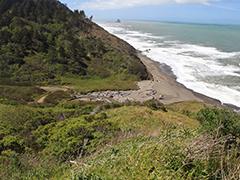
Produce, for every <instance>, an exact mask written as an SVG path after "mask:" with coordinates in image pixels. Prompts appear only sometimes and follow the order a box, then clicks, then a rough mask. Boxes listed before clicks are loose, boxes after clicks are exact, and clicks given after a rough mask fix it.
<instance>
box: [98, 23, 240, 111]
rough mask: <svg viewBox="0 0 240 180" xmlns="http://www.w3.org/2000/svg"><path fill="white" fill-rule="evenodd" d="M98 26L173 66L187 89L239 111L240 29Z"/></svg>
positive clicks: (132, 24) (188, 25)
mask: <svg viewBox="0 0 240 180" xmlns="http://www.w3.org/2000/svg"><path fill="white" fill-rule="evenodd" d="M98 24H99V25H100V26H102V27H103V28H104V29H106V30H107V31H108V32H110V33H112V34H114V35H116V36H118V37H120V38H121V39H123V40H125V41H127V42H128V43H129V44H131V45H132V46H133V47H135V48H136V49H138V50H140V51H142V52H143V54H145V55H146V56H148V57H149V58H151V59H153V60H155V61H158V62H160V63H164V64H167V65H168V66H170V67H171V68H172V71H173V73H174V75H175V76H176V78H177V81H178V82H179V83H181V84H183V85H185V86H186V87H187V88H189V89H192V90H194V91H195V92H198V93H201V94H204V95H207V96H209V97H212V98H215V99H218V100H220V101H221V102H222V103H228V104H233V105H236V106H238V107H240V26H237V25H206V24H185V23H165V22H150V21H126V22H122V23H115V22H98Z"/></svg>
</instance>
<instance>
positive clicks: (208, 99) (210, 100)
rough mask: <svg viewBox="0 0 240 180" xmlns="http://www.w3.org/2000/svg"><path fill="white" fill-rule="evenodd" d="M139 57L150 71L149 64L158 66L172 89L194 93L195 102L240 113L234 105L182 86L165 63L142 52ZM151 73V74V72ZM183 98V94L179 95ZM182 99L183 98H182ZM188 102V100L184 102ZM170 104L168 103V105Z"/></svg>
mask: <svg viewBox="0 0 240 180" xmlns="http://www.w3.org/2000/svg"><path fill="white" fill-rule="evenodd" d="M138 57H139V59H140V60H141V61H142V62H143V64H144V65H145V67H146V68H147V69H148V71H149V67H147V66H149V64H153V65H155V66H156V68H158V71H159V73H160V74H161V75H162V76H165V77H166V78H167V79H168V80H169V81H170V82H171V81H173V82H172V83H171V84H172V85H173V86H172V87H173V88H174V86H176V87H175V88H180V89H182V88H183V89H185V90H186V92H187V93H190V94H191V93H192V95H193V97H192V98H193V99H192V100H193V101H199V102H203V103H207V104H211V105H214V106H221V107H227V108H230V109H232V110H235V111H240V107H238V106H235V105H232V104H226V103H222V102H221V101H220V100H218V99H214V98H211V97H209V96H207V95H204V94H201V93H198V92H195V91H194V90H192V89H189V88H187V87H186V86H185V85H184V84H181V83H179V82H178V81H177V77H176V76H175V74H174V73H173V71H172V68H171V67H170V66H168V65H166V64H164V63H160V62H157V61H154V60H153V59H151V58H149V57H147V56H146V55H144V54H142V53H141V52H138ZM149 73H151V72H150V71H149ZM153 79H154V77H153ZM174 81H175V82H174ZM179 95H180V96H181V94H179ZM180 99H181V98H180ZM184 101H186V100H184ZM178 102H182V101H178ZM173 103H177V102H173ZM166 104H168V103H166Z"/></svg>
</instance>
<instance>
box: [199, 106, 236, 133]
mask: <svg viewBox="0 0 240 180" xmlns="http://www.w3.org/2000/svg"><path fill="white" fill-rule="evenodd" d="M197 118H198V120H199V121H200V122H201V124H202V127H203V129H204V130H206V131H207V132H208V133H210V134H213V135H218V136H226V135H229V134H231V135H233V136H236V137H240V115H238V114H237V113H234V112H232V111H230V110H226V109H217V108H205V109H202V110H201V111H200V112H199V113H198V114H197Z"/></svg>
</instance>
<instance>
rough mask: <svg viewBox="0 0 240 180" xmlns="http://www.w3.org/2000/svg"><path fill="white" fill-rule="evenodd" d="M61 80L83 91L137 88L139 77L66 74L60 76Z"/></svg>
mask: <svg viewBox="0 0 240 180" xmlns="http://www.w3.org/2000/svg"><path fill="white" fill-rule="evenodd" d="M60 81H61V83H62V84H64V85H68V86H70V87H73V89H75V90H77V91H79V92H81V93H86V92H92V91H104V90H130V89H137V78H136V77H135V76H129V75H124V74H120V75H115V76H111V77H107V78H99V77H91V78H79V77H77V76H65V77H60Z"/></svg>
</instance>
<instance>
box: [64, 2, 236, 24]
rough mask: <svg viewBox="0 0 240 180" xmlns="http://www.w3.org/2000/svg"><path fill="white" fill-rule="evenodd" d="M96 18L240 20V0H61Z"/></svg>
mask: <svg viewBox="0 0 240 180" xmlns="http://www.w3.org/2000/svg"><path fill="white" fill-rule="evenodd" d="M60 1H61V2H63V3H65V4H67V5H68V6H69V7H70V8H71V9H83V10H85V12H86V14H87V15H88V16H90V15H93V16H94V19H95V20H115V19H118V18H119V19H130V20H137V19H139V20H160V21H179V22H200V23H221V24H240V0H60Z"/></svg>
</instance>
